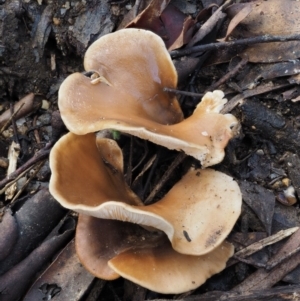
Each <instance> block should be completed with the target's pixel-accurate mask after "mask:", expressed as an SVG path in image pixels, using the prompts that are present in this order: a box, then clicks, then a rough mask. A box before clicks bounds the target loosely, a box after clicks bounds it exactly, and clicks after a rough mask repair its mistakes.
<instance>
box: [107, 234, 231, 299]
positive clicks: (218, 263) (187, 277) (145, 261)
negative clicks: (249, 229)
mask: <svg viewBox="0 0 300 301" xmlns="http://www.w3.org/2000/svg"><path fill="white" fill-rule="evenodd" d="M233 253H234V248H233V246H232V245H231V244H230V243H228V242H226V241H225V242H223V243H222V244H221V245H220V246H219V247H217V248H215V249H214V250H213V251H212V252H210V253H209V254H206V255H202V256H191V255H184V254H180V253H177V252H176V251H175V250H173V249H172V247H171V245H170V243H169V241H167V240H165V241H164V243H161V245H159V246H152V247H149V248H140V249H137V250H134V252H132V251H127V252H124V253H121V254H120V255H119V256H117V257H115V258H113V259H111V260H110V261H109V262H108V265H109V266H110V267H111V268H112V269H114V270H115V271H116V272H117V273H118V274H119V275H120V276H122V277H124V278H126V279H129V280H131V281H132V282H135V283H137V284H139V285H141V286H144V287H146V288H148V289H150V290H152V291H155V292H159V293H162V294H180V293H184V292H187V291H190V290H193V289H196V288H197V287H198V286H200V285H201V284H203V283H204V282H205V281H206V280H207V279H208V278H210V277H211V276H213V275H214V274H216V273H219V272H221V271H222V270H223V269H224V268H225V267H226V262H227V260H228V259H229V258H230V257H231V256H232V255H233Z"/></svg>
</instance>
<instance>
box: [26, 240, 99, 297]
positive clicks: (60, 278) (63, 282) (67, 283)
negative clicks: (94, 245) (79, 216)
mask: <svg viewBox="0 0 300 301" xmlns="http://www.w3.org/2000/svg"><path fill="white" fill-rule="evenodd" d="M94 278H95V277H94V276H93V275H91V274H90V273H89V272H88V271H87V270H86V269H85V268H84V267H83V266H82V264H81V263H80V262H79V260H78V257H77V255H76V252H75V246H74V240H72V241H71V242H70V243H69V244H68V245H67V246H66V247H65V249H64V250H63V251H62V252H61V253H60V254H59V255H58V256H57V258H56V260H55V261H54V262H53V263H52V264H51V266H50V267H49V268H48V269H47V270H46V271H45V272H44V274H43V275H41V276H40V277H39V278H38V279H37V281H36V282H35V283H34V284H33V286H32V287H31V288H30V290H29V292H28V293H27V294H26V296H25V298H24V299H23V300H24V301H43V300H52V299H53V300H56V301H66V300H79V299H81V297H82V296H83V295H84V294H85V293H86V291H87V289H88V288H89V286H90V285H91V283H92V281H93V280H94ZM102 281H104V280H102Z"/></svg>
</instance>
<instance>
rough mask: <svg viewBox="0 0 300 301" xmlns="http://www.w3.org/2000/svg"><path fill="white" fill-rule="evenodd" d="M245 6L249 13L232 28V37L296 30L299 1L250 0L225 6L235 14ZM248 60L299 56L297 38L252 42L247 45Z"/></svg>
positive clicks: (285, 33) (231, 14)
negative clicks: (249, 9) (238, 24)
mask: <svg viewBox="0 0 300 301" xmlns="http://www.w3.org/2000/svg"><path fill="white" fill-rule="evenodd" d="M247 5H250V6H251V7H252V11H251V13H250V14H249V15H248V16H247V17H246V18H245V19H244V20H243V21H242V22H241V23H240V26H238V27H237V28H235V30H234V32H233V36H234V37H238V38H248V37H254V36H261V35H266V34H269V35H290V34H293V33H298V32H299V31H300V23H299V19H300V2H298V1H293V0H285V1H282V0H272V1H262V0H259V1H253V2H250V3H236V4H233V5H231V6H230V7H228V9H227V10H226V13H228V15H229V16H235V15H236V13H237V12H239V11H241V10H243V9H244V8H245V7H246V6H247ZM243 53H247V55H248V56H249V61H251V62H268V63H270V62H280V61H284V60H292V59H297V58H298V57H299V56H300V41H292V42H274V43H266V44H255V45H251V46H250V47H248V48H247V49H246V50H244V51H243Z"/></svg>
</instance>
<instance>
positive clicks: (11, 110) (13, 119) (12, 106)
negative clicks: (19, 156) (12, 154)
mask: <svg viewBox="0 0 300 301" xmlns="http://www.w3.org/2000/svg"><path fill="white" fill-rule="evenodd" d="M9 106H10V114H11V118H10V119H11V124H12V126H13V130H14V141H15V142H16V143H17V144H19V145H20V141H19V135H18V130H17V125H16V121H15V118H14V117H13V116H14V105H13V104H12V102H11V103H10V104H9Z"/></svg>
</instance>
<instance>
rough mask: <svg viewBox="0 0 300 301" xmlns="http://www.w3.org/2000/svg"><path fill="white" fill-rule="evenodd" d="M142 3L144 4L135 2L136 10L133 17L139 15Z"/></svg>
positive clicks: (137, 0)
mask: <svg viewBox="0 0 300 301" xmlns="http://www.w3.org/2000/svg"><path fill="white" fill-rule="evenodd" d="M141 3H142V0H136V1H135V8H134V13H133V17H134V18H135V17H136V16H137V15H138V13H139V9H140V6H141Z"/></svg>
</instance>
